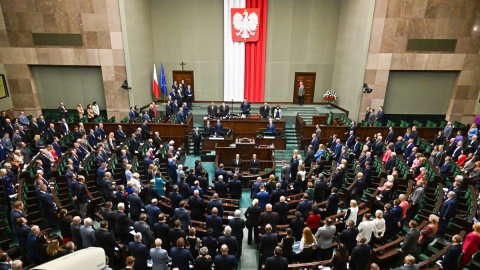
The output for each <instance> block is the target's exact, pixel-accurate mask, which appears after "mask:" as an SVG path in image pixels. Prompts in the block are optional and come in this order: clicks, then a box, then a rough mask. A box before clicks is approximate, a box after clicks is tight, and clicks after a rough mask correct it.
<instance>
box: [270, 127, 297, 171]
mask: <svg viewBox="0 0 480 270" xmlns="http://www.w3.org/2000/svg"><path fill="white" fill-rule="evenodd" d="M285 137H286V138H287V149H286V150H275V164H276V168H277V169H276V172H275V175H277V176H278V177H279V178H280V177H281V171H282V169H281V168H282V160H284V159H285V160H286V161H287V162H288V163H290V159H292V155H293V150H294V149H298V146H299V140H298V138H297V134H296V133H295V125H290V124H287V125H285Z"/></svg>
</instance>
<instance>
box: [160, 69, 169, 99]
mask: <svg viewBox="0 0 480 270" xmlns="http://www.w3.org/2000/svg"><path fill="white" fill-rule="evenodd" d="M160 65H161V68H160V88H162V92H163V93H164V94H165V95H166V94H167V81H166V80H165V70H163V64H162V63H160Z"/></svg>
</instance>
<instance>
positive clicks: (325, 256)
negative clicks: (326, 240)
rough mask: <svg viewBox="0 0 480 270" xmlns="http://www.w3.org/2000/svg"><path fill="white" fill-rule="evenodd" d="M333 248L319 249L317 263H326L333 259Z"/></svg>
mask: <svg viewBox="0 0 480 270" xmlns="http://www.w3.org/2000/svg"><path fill="white" fill-rule="evenodd" d="M332 251H333V248H317V261H326V260H330V259H331V258H332Z"/></svg>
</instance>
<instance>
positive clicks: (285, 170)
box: [282, 164, 291, 181]
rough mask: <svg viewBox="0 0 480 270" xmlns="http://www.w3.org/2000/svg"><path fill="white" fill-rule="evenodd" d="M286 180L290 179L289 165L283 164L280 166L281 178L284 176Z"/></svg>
mask: <svg viewBox="0 0 480 270" xmlns="http://www.w3.org/2000/svg"><path fill="white" fill-rule="evenodd" d="M284 177H285V179H286V180H287V181H288V180H290V179H291V177H290V165H288V164H285V165H284V166H282V178H284Z"/></svg>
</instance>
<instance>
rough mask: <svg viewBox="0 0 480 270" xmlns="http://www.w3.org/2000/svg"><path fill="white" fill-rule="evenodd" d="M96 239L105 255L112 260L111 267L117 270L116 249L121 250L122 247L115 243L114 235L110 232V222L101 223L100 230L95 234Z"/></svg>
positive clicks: (103, 221)
mask: <svg viewBox="0 0 480 270" xmlns="http://www.w3.org/2000/svg"><path fill="white" fill-rule="evenodd" d="M95 239H96V240H97V243H98V245H99V246H100V247H101V248H103V250H104V251H105V255H107V256H108V258H110V266H111V267H113V268H114V269H116V267H117V266H116V263H115V262H116V260H115V259H114V258H115V248H118V249H120V246H119V245H118V244H117V242H115V239H114V238H113V236H112V234H111V233H110V232H109V231H108V221H106V220H102V221H100V230H98V231H96V232H95Z"/></svg>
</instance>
